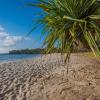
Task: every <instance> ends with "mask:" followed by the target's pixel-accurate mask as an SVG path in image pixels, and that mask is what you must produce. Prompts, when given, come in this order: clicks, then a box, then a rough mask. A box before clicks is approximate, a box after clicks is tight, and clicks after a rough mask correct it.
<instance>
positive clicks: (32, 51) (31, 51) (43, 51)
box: [9, 48, 45, 54]
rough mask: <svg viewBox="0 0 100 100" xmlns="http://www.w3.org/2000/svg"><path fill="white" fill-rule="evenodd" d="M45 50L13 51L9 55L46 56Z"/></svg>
mask: <svg viewBox="0 0 100 100" xmlns="http://www.w3.org/2000/svg"><path fill="white" fill-rule="evenodd" d="M44 53H45V49H40V48H38V49H23V50H12V51H9V54H44Z"/></svg>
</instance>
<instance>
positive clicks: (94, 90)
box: [0, 53, 100, 100]
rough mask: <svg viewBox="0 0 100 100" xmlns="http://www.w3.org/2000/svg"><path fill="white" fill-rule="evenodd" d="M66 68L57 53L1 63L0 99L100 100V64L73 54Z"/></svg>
mask: <svg viewBox="0 0 100 100" xmlns="http://www.w3.org/2000/svg"><path fill="white" fill-rule="evenodd" d="M80 58H81V59H80ZM67 65H68V64H64V63H63V61H62V58H61V55H60V54H57V53H55V54H48V55H42V56H41V57H38V58H36V59H27V60H20V61H14V62H9V63H4V64H0V100H14V99H16V100H62V99H64V100H81V99H85V100H92V99H93V100H94V98H95V99H96V100H99V99H100V91H99V89H100V84H99V82H100V67H99V66H100V65H99V63H98V62H97V61H96V60H93V59H90V58H88V57H85V56H83V55H82V54H72V55H71V58H70V63H69V73H68V75H67V73H66V68H67Z"/></svg>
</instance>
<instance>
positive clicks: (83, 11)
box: [30, 0, 100, 59]
mask: <svg viewBox="0 0 100 100" xmlns="http://www.w3.org/2000/svg"><path fill="white" fill-rule="evenodd" d="M30 5H31V6H37V7H39V8H41V9H42V13H41V14H40V17H39V19H38V20H37V22H38V24H39V25H41V26H42V28H43V34H46V38H45V41H44V44H43V45H44V46H45V47H46V49H47V52H52V50H53V49H54V48H55V47H56V48H58V49H60V50H61V52H62V53H63V52H66V53H67V56H66V58H67V59H68V58H69V56H70V53H71V52H72V51H73V50H75V49H76V48H78V47H79V46H80V45H81V46H82V47H84V48H87V49H91V51H92V52H93V54H94V55H95V56H96V57H97V56H99V55H100V50H99V48H98V43H97V41H98V40H100V0H38V2H37V3H32V4H30Z"/></svg>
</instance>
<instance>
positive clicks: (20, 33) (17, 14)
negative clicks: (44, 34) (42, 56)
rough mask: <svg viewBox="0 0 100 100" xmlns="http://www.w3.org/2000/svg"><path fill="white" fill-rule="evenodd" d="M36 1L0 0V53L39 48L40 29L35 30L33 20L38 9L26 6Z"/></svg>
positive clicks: (41, 39)
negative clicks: (33, 29)
mask: <svg viewBox="0 0 100 100" xmlns="http://www.w3.org/2000/svg"><path fill="white" fill-rule="evenodd" d="M34 1H36V0H0V53H6V52H9V51H10V50H15V49H27V48H41V46H42V43H43V38H40V37H41V29H36V30H35V31H34V32H32V33H31V34H30V35H29V36H26V35H27V34H28V33H29V31H30V30H31V29H32V28H33V27H34V26H35V24H34V19H35V18H36V13H39V12H40V9H38V8H36V7H30V6H28V5H27V4H28V3H30V2H34Z"/></svg>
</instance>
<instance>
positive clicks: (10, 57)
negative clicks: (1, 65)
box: [0, 54, 40, 62]
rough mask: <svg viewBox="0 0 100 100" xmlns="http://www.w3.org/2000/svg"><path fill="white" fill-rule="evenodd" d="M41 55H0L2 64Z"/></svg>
mask: <svg viewBox="0 0 100 100" xmlns="http://www.w3.org/2000/svg"><path fill="white" fill-rule="evenodd" d="M39 56H40V54H0V62H6V61H15V60H20V59H29V58H36V57H39Z"/></svg>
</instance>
